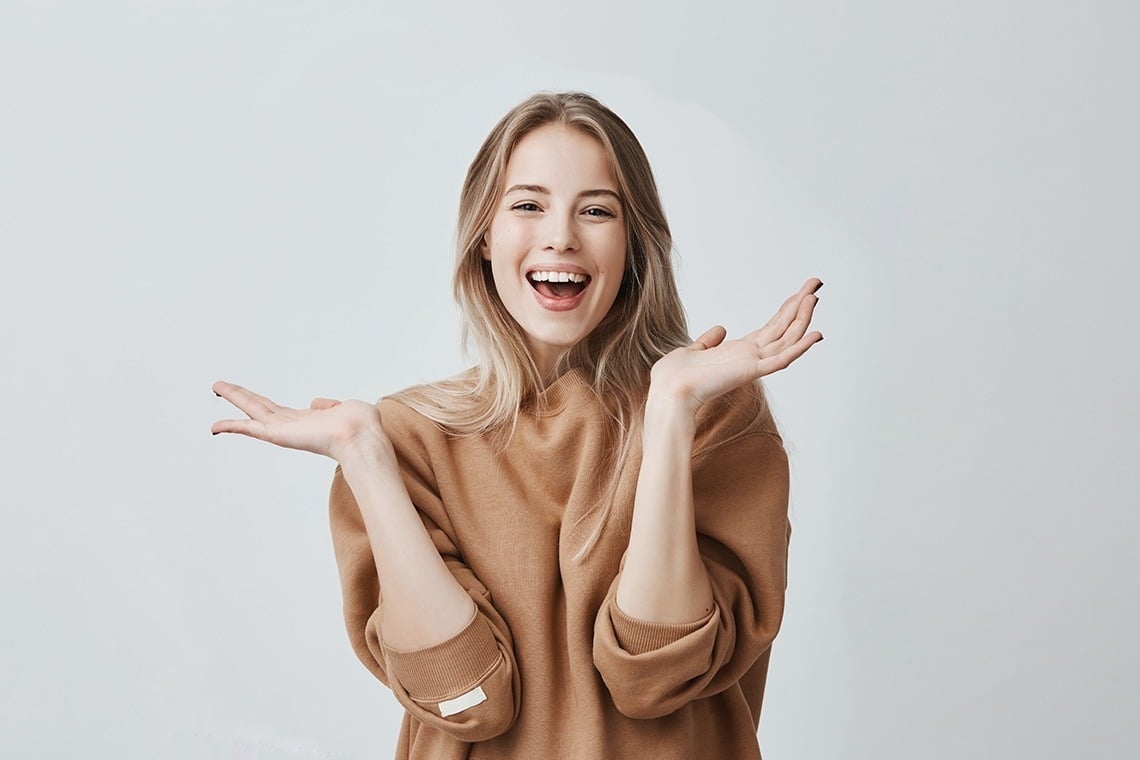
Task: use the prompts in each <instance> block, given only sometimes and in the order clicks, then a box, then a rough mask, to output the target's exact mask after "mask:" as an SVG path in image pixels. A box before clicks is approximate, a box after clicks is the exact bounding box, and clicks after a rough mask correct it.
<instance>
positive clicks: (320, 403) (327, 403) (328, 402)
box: [309, 396, 340, 409]
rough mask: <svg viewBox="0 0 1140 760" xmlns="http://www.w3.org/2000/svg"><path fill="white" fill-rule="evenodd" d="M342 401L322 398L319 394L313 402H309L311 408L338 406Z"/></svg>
mask: <svg viewBox="0 0 1140 760" xmlns="http://www.w3.org/2000/svg"><path fill="white" fill-rule="evenodd" d="M339 403H340V402H339V401H337V400H336V399H333V398H320V397H319V396H318V397H317V398H315V399H313V403H311V404H309V408H310V409H328V408H330V407H333V406H336V405H337V404H339Z"/></svg>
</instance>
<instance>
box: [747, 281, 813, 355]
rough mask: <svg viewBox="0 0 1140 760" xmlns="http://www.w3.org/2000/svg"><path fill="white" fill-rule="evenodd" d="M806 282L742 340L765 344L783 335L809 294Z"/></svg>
mask: <svg viewBox="0 0 1140 760" xmlns="http://www.w3.org/2000/svg"><path fill="white" fill-rule="evenodd" d="M813 279H815V278H813ZM810 282H811V280H808V283H810ZM808 283H804V286H803V287H802V288H800V289H799V290H798V291H796V292H795V293H793V294H792V295H790V296H788V298H787V300H785V301H784V303H783V304H781V305H780V308H779V309H778V310H777V311H776V313H775V314H773V315H772V318H771V319H769V320H768V321H767V322H765V323H764V326H763V327H760V328H759V329H757V330H753V331H752V332H750V333H748V334H747V335H745V336H744V338H742V340H752V341H757V342H758V343H759V344H760V345H765V344H767V343H771V342H772V341H774V340H776V338H778V337H780V336H781V335H783V334H784V332H785V331H786V330H787V329H788V325H789V324H791V323H792V320H793V319H795V318H796V313H797V312H798V311H799V308H800V306H802V305H803V302H804V299H805V298H807V297H809V296H811V292H810V291H809V290H808V289H807V287H808ZM820 284H821V285H822V284H823V283H822V282H821V283H820Z"/></svg>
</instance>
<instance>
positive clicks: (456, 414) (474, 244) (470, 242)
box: [386, 92, 767, 561]
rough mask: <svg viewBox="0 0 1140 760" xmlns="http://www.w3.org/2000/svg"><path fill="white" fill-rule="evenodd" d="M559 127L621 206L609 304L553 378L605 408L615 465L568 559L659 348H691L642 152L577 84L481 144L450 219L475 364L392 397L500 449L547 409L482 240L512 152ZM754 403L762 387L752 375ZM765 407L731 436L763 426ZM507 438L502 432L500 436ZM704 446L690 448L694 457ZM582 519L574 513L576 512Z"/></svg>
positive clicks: (640, 414)
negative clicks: (572, 379) (596, 149)
mask: <svg viewBox="0 0 1140 760" xmlns="http://www.w3.org/2000/svg"><path fill="white" fill-rule="evenodd" d="M546 124H559V125H563V126H566V127H571V128H574V129H578V130H580V131H582V132H583V133H584V134H586V135H588V136H590V137H592V138H594V139H595V140H597V141H598V142H599V143H600V144H601V146H602V148H603V150H604V151H605V153H606V155H607V157H608V159H609V163H610V168H611V169H612V171H613V173H614V175H615V177H616V179H617V183H618V194H619V195H620V196H621V204H622V208H623V209H625V211H626V213H625V225H626V266H625V270H624V272H623V275H622V281H621V284H620V286H619V288H618V293H617V297H616V299H615V300H614V304H613V306H612V307H611V309H610V311H609V312H608V313H607V314H606V316H605V317H604V318H603V319H602V321H601V322H600V323H599V324H598V325H597V327H595V328H594V330H593V331H592V332H591V333H590V334H589V335H588V336H586V337H585V338H583V339H582V340H581V341H580V342H579V343H577V344H576V345H574V346H573V347H572V348H570V349H568V350H566V351H564V352H563V353H562V354H561V355H560V356H559V357H558V359H557V361H556V363H555V367H554V376H555V377H558V376H560V375H562V374H563V373H564V372H565V371H567V370H569V369H571V368H579V369H581V370H582V371H583V372H584V373H585V376H586V377H587V378H588V380H589V383H590V386H591V389H592V391H593V393H594V394H595V395H596V396H597V397H598V399H599V401H600V402H601V403H602V406H603V407H604V408H605V410H606V412H607V430H608V432H609V436H608V438H609V440H610V441H611V442H612V444H613V445H612V447H611V451H613V452H616V456H614V457H613V459H612V469H611V472H610V473H609V477H608V485H607V489H606V497H605V498H604V499H603V500H602V501H601V502H600V503H599V504H597V505H595V506H594V507H592V508H591V509H590V510H588V511H587V512H586V513H585V514H584V515H583V517H586V516H588V515H589V514H591V513H592V512H593V511H594V509H596V508H598V507H601V508H602V509H603V511H602V513H601V515H600V516H599V518H598V520H597V524H596V526H595V528H594V531H593V533H592V534H591V537H590V539H589V540H588V541H587V543H586V544H585V545H584V546H583V547H582V549H581V550H579V552H578V553H577V554H575V556H574V560H575V561H578V560H580V559H581V558H582V557H584V556H585V555H586V554H587V553H588V552H589V550H590V549H591V548H592V547H593V546H594V544H595V543H596V542H597V539H598V538H599V537H600V536H601V534H602V530H603V528H604V527H605V525H606V519H607V517H608V516H609V510H610V505H611V503H612V501H613V498H614V495H615V493H616V490H617V487H618V482H619V478H620V475H621V470H622V468H623V466H624V464H625V462H626V460H627V458H628V457H629V454H630V451H631V445H632V443H633V442H634V441H637V440H639V439H640V438H641V433H642V429H643V424H644V414H645V400H646V394H647V393H648V390H649V372H650V370H651V369H652V367H653V364H654V363H655V362H656V361H657V360H658V359H660V358H661V357H662V356H664V355H665V354H667V353H669V352H670V351H672V350H674V349H676V348H679V347H681V346H687V345H690V344H691V343H692V342H693V339H692V338H690V337H689V334H688V329H687V326H686V321H685V311H684V307H683V306H682V305H681V299H680V297H679V296H678V294H677V286H676V282H675V279H674V274H673V262H672V256H673V238H672V235H671V234H670V232H669V224H668V222H667V221H666V219H665V211H664V209H663V208H662V205H661V199H660V197H659V195H658V192H657V183H656V182H655V181H654V179H653V172H652V170H651V169H650V166H649V160H648V158H646V155H645V151H644V150H643V149H642V147H641V144H640V143H639V142H638V140H637V138H636V137H635V136H634V134H633V131H632V130H631V129H630V128H629V127H628V126H627V125H626V123H625V122H624V121H622V120H621V119H620V118H619V117H618V116H617V114H615V113H614V112H613V111H611V110H610V109H609V108H607V107H606V106H604V105H602V104H601V103H600V102H598V101H597V100H596V99H595V98H593V97H592V96H590V95H588V94H586V93H583V92H561V93H553V92H539V93H536V94H534V95H532V96H531V97H529V98H527V99H526V100H524V101H523V102H521V103H519V104H518V105H517V106H515V107H514V108H512V109H511V110H510V111H509V112H508V113H507V114H506V115H505V116H503V117H502V119H500V120H499V122H498V123H497V124H496V125H495V126H494V128H493V129H492V130H491V133H490V134H489V135H488V136H487V139H486V140H485V141H484V142H483V144H482V146H481V147H480V148H479V151H478V152H477V153H476V155H475V159H474V160H473V161H472V162H471V166H470V167H469V168H468V170H467V176H466V179H465V180H464V182H463V190H462V193H461V195H460V201H459V219H458V223H457V227H456V259H455V273H454V279H453V290H454V296H455V300H456V302H457V303H458V305H459V308H460V312H461V314H462V318H463V329H462V350H463V352H464V354H465V355H467V356H469V355H470V344H471V342H474V344H475V346H476V349H477V356H478V363H477V364H476V366H474V367H473V368H471V369H469V370H467V371H465V372H463V373H461V374H459V375H457V376H455V377H452V378H447V379H444V380H440V381H437V382H434V383H427V384H421V385H415V386H412V387H409V388H405V389H403V390H401V391H397V392H395V393H392V394H389V396H387V397H386V398H392V399H395V400H398V401H400V402H401V403H403V404H405V405H407V406H409V407H411V408H412V409H415V410H416V411H418V412H419V413H420V414H422V415H423V416H425V417H427V418H428V419H430V420H432V421H433V422H435V423H436V424H437V425H438V426H440V428H441V429H442V430H444V431H445V432H446V433H448V434H449V435H453V436H468V435H476V436H489V437H491V438H492V440H493V442H494V443H495V445H497V446H499V447H500V449H499V450H500V451H501V450H502V448H505V447H506V445H507V444H508V443H509V441H510V438H511V436H512V435H513V433H514V430H515V426H516V425H517V423H518V416H519V413H520V412H522V411H524V410H528V411H533V412H535V413H537V414H542V413H543V412H544V411H545V399H544V397H543V396H542V395H541V394H540V391H541V390H542V388H543V378H542V375H541V373H540V372H539V370H538V367H537V366H536V365H535V362H534V359H533V358H532V357H531V355H530V352H529V350H528V348H527V343H526V336H525V334H524V331H523V329H522V327H521V326H520V325H519V324H518V323H517V322H516V321H515V320H514V318H513V317H512V316H511V315H510V313H509V312H508V311H507V308H506V306H505V305H504V304H503V302H502V299H501V298H500V297H499V295H498V291H497V290H496V288H495V283H494V278H493V276H492V273H491V262H489V261H487V260H485V259H484V258H483V257H482V255H481V254H480V250H479V246H480V243H481V242H482V240H483V236H484V235H485V234H486V232H487V230H488V228H489V227H490V224H491V218H492V216H493V215H494V210H495V208H496V206H497V205H498V203H499V201H500V200H501V198H502V194H503V191H504V189H505V188H504V187H503V184H504V177H505V174H506V167H507V162H508V161H509V159H510V156H511V152H512V150H513V149H514V147H515V146H516V145H517V144H518V142H519V140H521V139H522V138H523V136H525V135H526V134H527V133H529V132H530V131H531V130H534V129H536V128H538V127H541V126H544V125H546ZM753 387H754V388H755V389H756V391H757V393H758V400H759V402H760V404H761V411H762V412H765V411H766V407H767V404H766V401H765V398H764V391H763V386H762V384H761V383H760V381H759V380H757V381H755V382H754V383H753ZM762 417H763V415H762V414H757V417H756V419H755V421H754V422H753V423H752V424H751V425H750V426H749V427H747V428H745V429H742V430H741V431H738V432H737V433H736V434H734V435H732V437H731V438H730V439H725V440H721V441H718V442H716V444H715V445H716V446H720V445H723V444H725V443H728V442H729V440H735V439H737V438H739V437H742V436H744V435H747V434H749V433H751V432H756V431H757V430H760V429H763V426H764V420H763V419H762ZM504 434H505V437H504ZM701 453H707V449H706V450H705V451H694V453H693V457H694V458H696V457H697V456H698V455H699V454H701ZM580 519H581V518H580Z"/></svg>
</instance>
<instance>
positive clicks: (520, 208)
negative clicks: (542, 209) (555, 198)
mask: <svg viewBox="0 0 1140 760" xmlns="http://www.w3.org/2000/svg"><path fill="white" fill-rule="evenodd" d="M525 206H530V208H524V207H525ZM511 210H512V211H537V210H538V204H535V203H531V202H530V201H527V202H526V203H519V204H517V205H514V206H511Z"/></svg>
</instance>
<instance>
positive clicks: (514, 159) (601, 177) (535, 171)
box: [505, 124, 617, 192]
mask: <svg viewBox="0 0 1140 760" xmlns="http://www.w3.org/2000/svg"><path fill="white" fill-rule="evenodd" d="M505 179H506V182H505V184H506V186H507V187H509V186H511V185H513V184H516V183H527V184H535V185H545V186H546V187H549V188H551V190H552V191H554V192H558V187H559V186H565V189H567V190H570V189H574V188H572V187H571V186H579V185H581V186H586V185H589V186H590V187H610V188H612V189H615V190H616V189H617V183H616V182H615V178H614V173H613V169H612V167H611V166H610V158H609V156H608V155H606V150H605V148H603V147H602V143H601V142H600V141H598V139H597V138H595V137H593V136H591V135H588V134H586V133H585V132H583V131H581V130H580V129H575V128H574V127H567V126H565V125H562V124H544V125H543V126H541V127H537V128H536V129H533V130H531V131H530V132H528V133H527V134H525V135H523V137H522V138H521V139H520V140H519V141H518V143H516V144H515V147H514V150H512V151H511V156H510V159H509V160H508V161H507V171H506V178H505Z"/></svg>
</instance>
